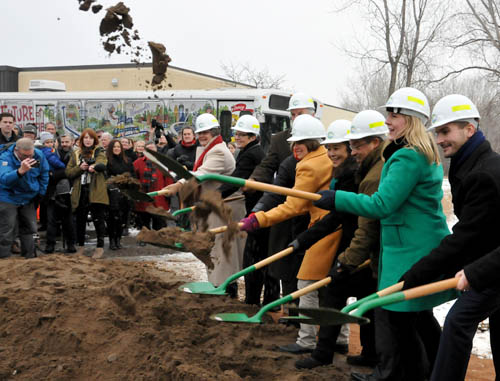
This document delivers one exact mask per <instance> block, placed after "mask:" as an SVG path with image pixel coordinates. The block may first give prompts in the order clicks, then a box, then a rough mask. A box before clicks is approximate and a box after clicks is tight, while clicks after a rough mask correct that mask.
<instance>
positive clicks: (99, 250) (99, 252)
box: [92, 247, 104, 259]
mask: <svg viewBox="0 0 500 381" xmlns="http://www.w3.org/2000/svg"><path fill="white" fill-rule="evenodd" d="M103 255H104V248H102V247H96V248H95V250H94V254H93V255H92V258H94V259H99V258H102V256H103Z"/></svg>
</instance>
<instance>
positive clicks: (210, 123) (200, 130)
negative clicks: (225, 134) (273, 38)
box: [167, 114, 246, 296]
mask: <svg viewBox="0 0 500 381" xmlns="http://www.w3.org/2000/svg"><path fill="white" fill-rule="evenodd" d="M195 132H196V135H197V138H198V142H199V144H200V146H199V147H198V148H197V149H196V160H195V164H194V168H193V172H192V173H193V174H194V175H195V176H199V175H203V174H207V173H217V174H220V175H231V173H233V171H234V169H235V160H234V156H233V155H232V153H231V152H230V151H229V149H228V148H227V146H226V143H225V142H224V141H223V140H222V136H221V135H220V125H219V122H218V121H217V119H216V118H215V116H213V115H212V114H202V115H200V116H198V118H197V119H196V131H195ZM184 183H185V181H183V180H180V181H179V182H177V183H175V184H172V185H169V186H168V187H167V189H170V190H171V191H172V192H173V193H177V192H178V191H179V190H180V189H181V188H182V186H183V185H184ZM219 186H220V183H216V182H211V181H208V182H203V184H202V191H206V190H216V189H217V188H218V187H219ZM226 205H227V206H228V207H230V208H231V209H232V220H233V221H239V220H240V219H242V218H243V217H244V216H245V201H244V200H236V201H231V202H228V203H226ZM207 222H208V228H209V229H211V228H215V227H219V226H222V225H225V222H224V221H223V220H222V219H221V218H220V217H219V216H217V215H216V214H215V213H211V214H210V215H209V216H208V220H207ZM245 241H246V237H240V236H237V237H236V238H235V239H234V240H233V241H232V242H231V251H230V253H228V255H226V254H225V253H224V252H223V250H222V235H220V234H219V235H217V236H216V237H215V245H214V247H213V249H212V252H211V253H210V257H211V259H212V262H213V264H214V268H213V269H209V268H207V275H208V281H209V282H211V283H212V284H214V285H215V286H218V285H220V284H221V283H222V282H224V281H225V280H226V279H227V277H229V276H230V275H232V274H234V273H235V272H238V271H240V270H241V269H242V265H243V250H244V248H245ZM233 285H234V286H233ZM230 286H231V287H228V288H227V291H228V293H229V294H230V295H232V296H236V292H237V286H236V283H233V284H232V285H230Z"/></svg>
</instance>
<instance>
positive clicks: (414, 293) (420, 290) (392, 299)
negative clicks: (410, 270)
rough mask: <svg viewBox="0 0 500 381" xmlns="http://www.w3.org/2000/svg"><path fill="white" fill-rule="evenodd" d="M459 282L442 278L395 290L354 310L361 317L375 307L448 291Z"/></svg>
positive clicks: (454, 279) (355, 314)
mask: <svg viewBox="0 0 500 381" xmlns="http://www.w3.org/2000/svg"><path fill="white" fill-rule="evenodd" d="M457 284H458V278H450V279H445V280H441V281H439V282H433V283H429V284H425V285H423V286H419V287H415V288H410V289H409V290H404V291H401V292H395V293H393V294H390V295H386V296H384V297H382V298H378V299H374V300H370V301H368V302H366V303H363V304H362V305H361V306H359V308H358V309H357V311H355V312H353V315H354V316H358V317H359V316H362V315H363V314H364V313H365V312H366V311H368V310H371V309H373V308H377V307H382V306H387V305H389V304H394V303H398V302H402V301H404V300H410V299H416V298H420V297H422V296H427V295H431V294H435V293H437V292H441V291H446V290H449V289H452V288H455V287H457Z"/></svg>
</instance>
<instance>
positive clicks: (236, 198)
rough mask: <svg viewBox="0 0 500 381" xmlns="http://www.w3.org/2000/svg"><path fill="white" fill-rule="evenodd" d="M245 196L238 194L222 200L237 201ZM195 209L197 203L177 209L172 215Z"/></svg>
mask: <svg viewBox="0 0 500 381" xmlns="http://www.w3.org/2000/svg"><path fill="white" fill-rule="evenodd" d="M244 198H245V196H244V195H238V196H232V197H227V198H225V199H224V200H222V201H224V202H231V201H236V200H242V199H244ZM195 209H196V206H195V205H193V206H190V207H188V208H183V209H179V210H176V211H175V212H173V213H172V216H174V217H176V216H178V215H179V214H184V213H189V212H192V211H193V210H195Z"/></svg>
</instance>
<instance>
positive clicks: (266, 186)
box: [245, 180, 321, 201]
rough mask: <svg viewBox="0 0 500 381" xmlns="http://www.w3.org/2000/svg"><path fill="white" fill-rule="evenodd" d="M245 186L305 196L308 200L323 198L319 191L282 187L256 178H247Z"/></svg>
mask: <svg viewBox="0 0 500 381" xmlns="http://www.w3.org/2000/svg"><path fill="white" fill-rule="evenodd" d="M245 186H246V187H248V188H251V189H255V190H260V191H263V192H272V193H278V194H282V195H285V196H292V197H298V198H303V199H306V200H311V201H317V200H319V199H320V198H321V195H319V194H317V193H311V192H305V191H301V190H298V189H292V188H286V187H280V186H278V185H272V184H266V183H260V182H258V181H254V180H245Z"/></svg>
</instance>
